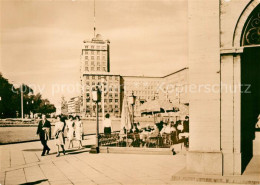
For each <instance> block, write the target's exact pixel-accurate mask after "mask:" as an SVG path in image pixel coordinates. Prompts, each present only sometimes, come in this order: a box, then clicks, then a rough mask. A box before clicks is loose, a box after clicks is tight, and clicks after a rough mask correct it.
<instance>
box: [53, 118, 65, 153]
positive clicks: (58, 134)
mask: <svg viewBox="0 0 260 185" xmlns="http://www.w3.org/2000/svg"><path fill="white" fill-rule="evenodd" d="M64 125H65V123H64V122H63V121H62V118H61V116H60V115H59V116H57V122H56V123H55V128H54V135H55V143H56V146H57V156H56V157H59V156H60V151H59V147H61V148H62V151H63V154H64V155H65V149H64V142H65V141H64Z"/></svg>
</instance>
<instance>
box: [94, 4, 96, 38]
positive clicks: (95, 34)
mask: <svg viewBox="0 0 260 185" xmlns="http://www.w3.org/2000/svg"><path fill="white" fill-rule="evenodd" d="M95 36H96V1H95V0H94V38H95Z"/></svg>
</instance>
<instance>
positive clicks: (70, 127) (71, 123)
mask: <svg viewBox="0 0 260 185" xmlns="http://www.w3.org/2000/svg"><path fill="white" fill-rule="evenodd" d="M74 124H75V123H74V120H73V116H71V115H70V116H69V120H67V121H66V130H67V139H68V141H69V147H68V149H69V148H70V146H72V148H73V138H74Z"/></svg>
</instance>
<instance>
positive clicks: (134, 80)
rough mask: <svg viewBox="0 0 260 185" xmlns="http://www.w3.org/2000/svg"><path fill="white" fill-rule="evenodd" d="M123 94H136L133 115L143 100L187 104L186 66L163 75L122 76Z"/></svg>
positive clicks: (136, 112)
mask: <svg viewBox="0 0 260 185" xmlns="http://www.w3.org/2000/svg"><path fill="white" fill-rule="evenodd" d="M121 78H122V83H123V96H130V95H131V94H132V93H133V94H134V96H136V102H135V115H136V116H138V115H139V116H140V115H141V113H140V112H138V111H139V110H138V108H139V106H140V105H142V104H143V103H145V102H148V101H152V100H155V99H159V100H166V101H169V102H171V103H173V104H174V105H176V106H178V105H179V104H188V103H189V100H188V89H187V88H188V68H183V69H181V70H178V71H176V72H173V73H171V74H169V75H166V76H163V77H147V76H122V77H121Z"/></svg>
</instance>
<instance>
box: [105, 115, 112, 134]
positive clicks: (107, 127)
mask: <svg viewBox="0 0 260 185" xmlns="http://www.w3.org/2000/svg"><path fill="white" fill-rule="evenodd" d="M103 127H104V134H105V135H107V134H111V132H112V122H111V119H110V115H109V114H106V115H105V120H104V121H103Z"/></svg>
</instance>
